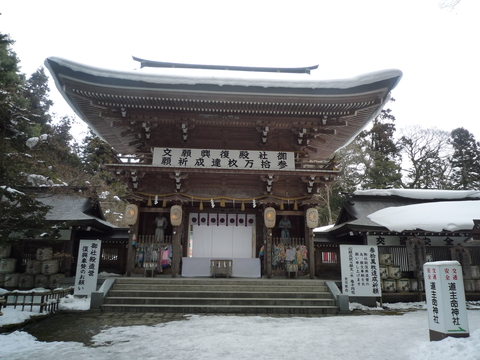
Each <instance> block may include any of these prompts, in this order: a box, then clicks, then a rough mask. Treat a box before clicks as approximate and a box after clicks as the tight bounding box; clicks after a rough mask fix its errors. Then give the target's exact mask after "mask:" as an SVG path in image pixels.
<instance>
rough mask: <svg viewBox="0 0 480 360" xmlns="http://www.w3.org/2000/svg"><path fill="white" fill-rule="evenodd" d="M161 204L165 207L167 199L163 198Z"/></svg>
mask: <svg viewBox="0 0 480 360" xmlns="http://www.w3.org/2000/svg"><path fill="white" fill-rule="evenodd" d="M162 206H163V207H167V200H166V199H163V203H162Z"/></svg>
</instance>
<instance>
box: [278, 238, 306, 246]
mask: <svg viewBox="0 0 480 360" xmlns="http://www.w3.org/2000/svg"><path fill="white" fill-rule="evenodd" d="M272 243H273V245H278V244H281V243H282V238H276V237H274V238H272ZM288 245H291V246H298V245H306V244H305V238H290V239H288Z"/></svg>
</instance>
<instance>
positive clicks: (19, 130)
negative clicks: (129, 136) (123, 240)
mask: <svg viewBox="0 0 480 360" xmlns="http://www.w3.org/2000/svg"><path fill="white" fill-rule="evenodd" d="M12 44H13V41H12V40H11V39H10V38H9V37H8V35H4V34H0V243H3V242H13V241H15V240H16V239H18V238H19V237H20V236H23V237H32V236H34V235H36V234H40V233H42V234H44V235H45V238H48V237H50V238H54V237H55V236H56V231H55V230H54V229H52V228H51V225H50V224H49V223H48V222H47V221H46V220H45V215H46V213H47V212H48V210H49V208H48V207H47V206H44V205H43V204H42V203H40V202H38V201H36V200H35V199H34V198H33V197H32V196H30V195H28V194H25V193H23V192H21V191H17V190H15V187H17V186H21V185H25V184H27V178H26V177H25V176H24V175H23V173H24V171H25V170H27V168H28V166H27V165H26V163H27V162H28V161H29V156H28V154H26V152H25V150H26V146H25V140H26V139H27V138H28V137H29V136H30V135H31V133H32V127H31V124H32V117H33V116H32V114H31V112H30V111H29V102H28V100H27V99H26V98H25V97H24V94H25V84H26V82H25V77H24V76H23V75H22V74H20V73H19V67H18V63H19V60H18V58H17V56H16V54H15V53H14V52H13V51H12V49H11V45H12Z"/></svg>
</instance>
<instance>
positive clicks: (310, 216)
mask: <svg viewBox="0 0 480 360" xmlns="http://www.w3.org/2000/svg"><path fill="white" fill-rule="evenodd" d="M307 226H308V227H309V228H310V229H314V228H316V227H317V226H318V210H317V209H316V208H310V209H308V210H307Z"/></svg>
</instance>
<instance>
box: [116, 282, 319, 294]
mask: <svg viewBox="0 0 480 360" xmlns="http://www.w3.org/2000/svg"><path fill="white" fill-rule="evenodd" d="M226 288H228V289H229V290H230V291H252V292H255V291H258V289H261V290H262V291H263V292H287V291H288V292H312V293H316V292H327V291H328V288H327V286H325V285H317V286H310V285H306V286H300V285H298V286H282V285H264V284H259V285H255V286H253V285H243V284H235V285H233V284H232V285H228V284H225V285H215V284H204V285H202V284H195V285H182V284H123V283H122V284H115V285H114V286H113V290H139V291H140V290H144V291H146V290H151V291H161V290H163V291H182V290H184V291H225V289H226Z"/></svg>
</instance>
